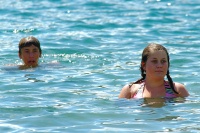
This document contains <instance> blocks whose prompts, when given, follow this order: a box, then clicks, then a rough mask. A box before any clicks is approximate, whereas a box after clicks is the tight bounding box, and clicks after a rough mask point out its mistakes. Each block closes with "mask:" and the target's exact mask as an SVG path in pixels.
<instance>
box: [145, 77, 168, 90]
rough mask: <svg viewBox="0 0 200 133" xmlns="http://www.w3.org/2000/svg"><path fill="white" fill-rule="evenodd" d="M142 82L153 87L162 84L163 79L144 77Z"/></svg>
mask: <svg viewBox="0 0 200 133" xmlns="http://www.w3.org/2000/svg"><path fill="white" fill-rule="evenodd" d="M144 82H145V85H146V86H149V87H151V88H155V87H159V86H163V85H164V79H163V80H162V79H160V80H158V79H157V80H153V79H148V78H146V79H145V80H144Z"/></svg>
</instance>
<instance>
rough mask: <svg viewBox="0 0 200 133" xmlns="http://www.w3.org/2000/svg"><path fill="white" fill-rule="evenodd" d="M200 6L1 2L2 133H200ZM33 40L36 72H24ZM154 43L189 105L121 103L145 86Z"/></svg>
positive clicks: (98, 0)
mask: <svg viewBox="0 0 200 133" xmlns="http://www.w3.org/2000/svg"><path fill="white" fill-rule="evenodd" d="M199 4H200V2H199V1H197V0H193V1H190V0H167V1H163V0H157V1H156V0H149V1H143V0H142V1H136V0H134V1H131V0H112V1H111V0H73V1H69V0H33V1H27V0H17V1H16V0H10V1H3V0H1V1H0V16H1V17H0V18H1V19H0V24H1V30H0V36H1V38H0V43H1V49H0V51H1V52H0V59H1V60H0V65H1V67H0V77H1V80H0V93H1V95H0V131H1V132H2V133H4V132H6V133H7V132H11V133H17V132H20V133H21V132H24V133H25V132H28V133H35V132H48V133H49V132H87V133H88V132H148V133H151V132H153V133H154V132H173V133H183V132H187V133H188V132H195V133H196V132H199V131H200V128H199V126H198V125H199V124H200V121H199V118H200V117H199V112H200V109H199V107H198V105H199V103H200V98H199V97H200V93H199V85H200V83H199V78H200V76H199V72H200V67H199V64H200V60H199V57H200V52H199V46H200V44H199V43H200V41H199V31H200V27H199V22H200V19H199V16H200V12H199V11H200V6H199ZM29 35H33V36H35V37H37V38H38V39H39V40H40V42H41V45H42V50H43V53H42V58H40V67H38V68H34V69H27V70H18V69H17V67H16V66H17V65H18V64H20V63H21V60H20V59H19V58H18V53H17V52H18V47H17V44H18V42H19V40H20V39H21V38H22V37H25V36H29ZM150 42H157V43H160V44H163V45H164V46H166V47H167V49H168V51H169V53H170V58H171V59H170V61H171V66H170V74H171V77H172V78H173V80H174V81H176V82H181V83H183V84H185V86H186V87H187V90H188V91H189V92H190V96H189V97H187V98H186V99H174V100H167V101H162V100H161V99H156V101H157V103H155V104H153V105H152V104H148V103H149V101H146V100H145V99H139V100H124V99H118V95H119V92H120V91H121V88H122V87H123V86H124V85H125V84H127V83H129V82H132V81H135V80H137V79H138V78H140V72H139V63H140V58H141V52H142V50H143V48H144V47H145V46H146V45H147V43H150ZM52 62H54V63H52ZM8 65H13V66H8ZM152 100H153V101H155V99H152Z"/></svg>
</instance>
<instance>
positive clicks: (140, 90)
mask: <svg viewBox="0 0 200 133" xmlns="http://www.w3.org/2000/svg"><path fill="white" fill-rule="evenodd" d="M144 85H145V83H144V81H143V82H142V83H141V84H140V87H139V88H138V89H137V91H136V92H135V94H134V95H133V97H132V98H143V91H144Z"/></svg>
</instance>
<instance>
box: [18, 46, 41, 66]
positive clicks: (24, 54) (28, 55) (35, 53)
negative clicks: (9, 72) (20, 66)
mask: <svg viewBox="0 0 200 133" xmlns="http://www.w3.org/2000/svg"><path fill="white" fill-rule="evenodd" d="M40 57H41V53H40V51H39V49H38V47H36V46H34V45H31V46H29V47H23V48H22V49H21V53H19V58H20V59H22V60H23V62H24V65H26V66H31V67H35V66H37V65H38V59H39V58H40Z"/></svg>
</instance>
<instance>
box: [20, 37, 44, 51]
mask: <svg viewBox="0 0 200 133" xmlns="http://www.w3.org/2000/svg"><path fill="white" fill-rule="evenodd" d="M31 45H34V46H36V47H37V48H38V49H39V51H40V53H42V50H41V47H40V41H39V40H38V39H37V38H35V37H33V36H29V37H25V38H22V39H21V40H20V41H19V53H20V54H21V49H22V48H24V47H29V46H31Z"/></svg>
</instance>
